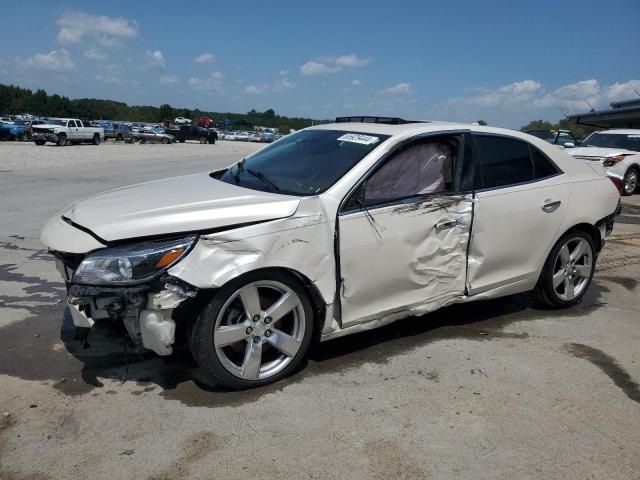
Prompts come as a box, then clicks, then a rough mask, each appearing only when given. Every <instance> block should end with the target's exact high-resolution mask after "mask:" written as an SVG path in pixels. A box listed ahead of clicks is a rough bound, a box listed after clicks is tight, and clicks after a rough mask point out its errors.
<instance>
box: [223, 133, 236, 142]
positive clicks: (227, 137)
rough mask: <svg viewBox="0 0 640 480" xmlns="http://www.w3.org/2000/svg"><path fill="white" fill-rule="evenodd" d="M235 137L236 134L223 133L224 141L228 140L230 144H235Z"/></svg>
mask: <svg viewBox="0 0 640 480" xmlns="http://www.w3.org/2000/svg"><path fill="white" fill-rule="evenodd" d="M236 137H237V133H236V132H232V131H226V132H224V139H225V140H229V141H231V142H235V140H236Z"/></svg>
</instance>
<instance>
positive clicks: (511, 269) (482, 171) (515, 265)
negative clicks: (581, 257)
mask: <svg viewBox="0 0 640 480" xmlns="http://www.w3.org/2000/svg"><path fill="white" fill-rule="evenodd" d="M474 138H475V145H476V147H477V152H478V157H479V159H480V168H479V171H478V175H477V177H476V181H477V191H476V205H475V210H474V220H473V233H472V238H471V243H470V249H469V273H468V283H469V293H470V294H472V295H473V294H478V293H481V292H483V291H486V290H491V289H494V288H499V287H506V286H514V287H515V289H516V290H517V289H518V288H517V286H518V285H527V287H528V286H531V287H533V285H529V284H531V283H532V282H533V283H534V284H535V282H536V281H537V276H538V272H539V271H540V268H541V266H542V264H543V263H544V261H545V260H546V256H547V255H548V252H549V250H550V249H551V247H552V243H553V241H554V240H555V238H556V236H557V235H558V231H559V229H560V227H561V225H562V222H563V219H564V216H565V213H566V209H567V204H568V200H569V189H568V188H567V185H566V179H565V176H564V175H563V174H562V171H561V170H560V169H559V168H558V167H557V166H556V165H555V164H554V163H553V162H552V161H551V160H550V159H549V158H548V157H547V156H546V155H544V154H543V153H542V152H541V151H540V150H538V149H537V148H536V147H535V146H533V145H530V144H529V143H527V142H525V141H523V140H519V139H516V138H513V137H508V136H502V135H488V134H482V135H481V134H474Z"/></svg>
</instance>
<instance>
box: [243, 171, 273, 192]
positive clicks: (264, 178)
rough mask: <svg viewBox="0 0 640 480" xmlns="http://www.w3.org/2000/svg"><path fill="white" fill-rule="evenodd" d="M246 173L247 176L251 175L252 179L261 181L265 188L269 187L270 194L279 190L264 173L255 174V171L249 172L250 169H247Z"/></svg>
mask: <svg viewBox="0 0 640 480" xmlns="http://www.w3.org/2000/svg"><path fill="white" fill-rule="evenodd" d="M247 173H248V174H249V175H253V176H254V177H256V178H258V179H260V180H261V181H262V183H264V184H265V185H266V186H267V187H269V189H270V190H271V191H272V192H279V191H280V188H279V187H278V186H277V185H276V184H275V183H273V182H272V181H271V180H269V179H268V178H267V176H266V175H265V174H264V173H262V172H256V171H255V170H251V169H250V168H247Z"/></svg>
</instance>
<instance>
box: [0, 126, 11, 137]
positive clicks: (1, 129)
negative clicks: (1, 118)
mask: <svg viewBox="0 0 640 480" xmlns="http://www.w3.org/2000/svg"><path fill="white" fill-rule="evenodd" d="M0 140H11V130H10V129H9V125H7V124H6V123H1V122H0Z"/></svg>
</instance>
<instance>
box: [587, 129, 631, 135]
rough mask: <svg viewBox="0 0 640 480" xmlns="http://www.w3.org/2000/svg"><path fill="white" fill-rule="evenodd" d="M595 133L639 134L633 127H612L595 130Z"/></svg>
mask: <svg viewBox="0 0 640 480" xmlns="http://www.w3.org/2000/svg"><path fill="white" fill-rule="evenodd" d="M596 133H604V134H607V133H612V134H613V133H617V134H618V135H640V130H638V129H633V128H618V129H613V130H602V131H600V132H596Z"/></svg>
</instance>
